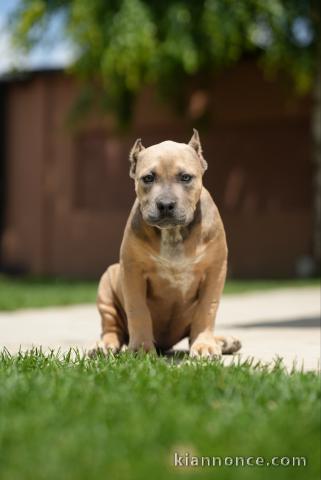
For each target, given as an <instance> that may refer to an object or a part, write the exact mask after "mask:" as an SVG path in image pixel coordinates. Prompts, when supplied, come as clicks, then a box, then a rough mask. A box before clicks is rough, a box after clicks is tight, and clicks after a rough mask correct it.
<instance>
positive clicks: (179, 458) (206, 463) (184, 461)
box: [173, 452, 308, 468]
mask: <svg viewBox="0 0 321 480" xmlns="http://www.w3.org/2000/svg"><path fill="white" fill-rule="evenodd" d="M173 463H174V467H183V468H184V467H185V468H186V467H191V468H193V467H306V466H307V464H308V461H307V458H306V457H277V456H275V457H270V458H265V457H251V456H249V457H208V456H206V457H205V456H204V457H203V456H200V455H191V454H190V453H188V452H185V453H183V454H181V453H178V452H174V458H173Z"/></svg>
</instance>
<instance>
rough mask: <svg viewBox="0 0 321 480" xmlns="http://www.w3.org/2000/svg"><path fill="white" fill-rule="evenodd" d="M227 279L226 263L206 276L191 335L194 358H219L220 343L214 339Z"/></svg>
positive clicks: (216, 267) (191, 348) (191, 353)
mask: <svg viewBox="0 0 321 480" xmlns="http://www.w3.org/2000/svg"><path fill="white" fill-rule="evenodd" d="M225 277H226V261H225V260H224V261H223V262H222V263H221V264H220V265H219V266H218V265H214V266H213V267H212V268H211V269H210V270H209V271H208V272H207V274H206V278H205V279H204V282H203V284H202V286H201V289H200V292H199V301H198V304H197V306H196V310H195V312H194V315H193V319H192V324H191V333H190V345H191V346H190V355H191V356H192V357H219V356H221V354H222V348H221V345H220V343H219V342H218V341H217V340H216V339H215V337H214V325H215V318H216V313H217V309H218V305H219V301H220V298H221V295H222V291H223V288H224V283H225Z"/></svg>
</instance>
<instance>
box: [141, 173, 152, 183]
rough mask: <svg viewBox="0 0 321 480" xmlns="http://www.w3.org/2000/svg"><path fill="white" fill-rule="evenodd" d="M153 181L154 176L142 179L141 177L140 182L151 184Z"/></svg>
mask: <svg viewBox="0 0 321 480" xmlns="http://www.w3.org/2000/svg"><path fill="white" fill-rule="evenodd" d="M154 179H155V176H154V175H152V174H149V175H145V176H144V177H142V180H143V182H144V183H152V182H153V181H154Z"/></svg>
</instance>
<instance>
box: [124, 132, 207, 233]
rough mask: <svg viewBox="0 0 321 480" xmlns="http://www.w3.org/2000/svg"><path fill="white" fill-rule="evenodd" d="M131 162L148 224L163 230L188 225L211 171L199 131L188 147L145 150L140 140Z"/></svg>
mask: <svg viewBox="0 0 321 480" xmlns="http://www.w3.org/2000/svg"><path fill="white" fill-rule="evenodd" d="M129 159H130V176H131V177H132V178H134V180H135V190H136V194H137V197H138V200H139V203H140V209H141V212H142V215H143V218H144V220H145V222H147V223H148V224H149V225H152V226H156V227H159V228H168V227H171V226H177V225H188V224H189V223H190V222H191V221H192V220H193V217H194V212H195V209H196V205H197V203H198V201H199V198H200V195H201V190H202V177H203V173H204V172H205V170H206V168H207V163H206V161H205V160H204V158H203V155H202V147H201V143H200V139H199V135H198V132H197V130H195V129H194V134H193V136H192V138H191V140H190V142H189V143H188V144H186V143H176V142H171V141H166V142H162V143H159V144H157V145H153V146H151V147H148V148H145V147H143V145H142V143H141V140H140V139H138V140H136V142H135V144H134V146H133V148H132V150H131V152H130V158H129Z"/></svg>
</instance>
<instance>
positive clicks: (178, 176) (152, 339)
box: [97, 130, 241, 357]
mask: <svg viewBox="0 0 321 480" xmlns="http://www.w3.org/2000/svg"><path fill="white" fill-rule="evenodd" d="M206 169H207V163H206V161H205V159H204V158H203V154H202V147H201V143H200V139H199V135H198V132H197V131H196V130H194V134H193V136H192V138H191V140H190V142H189V143H188V144H185V143H176V142H172V141H165V142H162V143H159V144H157V145H153V146H151V147H148V148H145V147H143V145H142V143H141V140H140V139H138V140H137V141H136V142H135V144H134V146H133V148H132V150H131V152H130V176H131V177H132V178H133V179H134V181H135V191H136V194H137V199H136V201H135V203H134V205H133V208H132V210H131V213H130V215H129V218H128V221H127V225H126V228H125V232H124V237H123V241H122V244H121V249H120V262H119V263H116V264H114V265H111V266H110V267H109V268H108V269H107V271H106V272H105V273H104V274H103V276H102V278H101V281H100V284H99V289H98V300H97V304H98V310H99V312H100V315H101V321H102V334H101V343H100V348H103V349H104V350H105V351H112V352H117V351H119V350H120V349H121V348H122V347H123V346H125V345H128V348H129V349H130V350H132V351H137V350H140V349H142V350H144V351H145V352H152V351H154V350H155V349H159V350H162V351H166V350H168V349H170V348H171V347H173V345H175V344H176V343H177V342H179V341H180V340H181V339H182V338H184V337H189V342H190V355H191V356H199V357H218V356H220V355H221V354H222V353H233V352H236V351H237V350H239V348H240V347H241V344H240V342H239V341H238V340H236V339H234V338H233V337H226V338H225V337H216V336H214V333H213V330H214V325H215V317H216V313H217V308H218V305H219V301H220V297H221V294H222V291H223V287H224V282H225V276H226V267H227V246H226V239H225V232H224V227H223V223H222V220H221V217H220V215H219V212H218V209H217V207H216V205H215V203H214V201H213V199H212V197H211V195H210V194H209V192H208V191H207V190H206V189H205V188H204V187H203V185H202V178H203V174H204V172H205V170H206Z"/></svg>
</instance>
